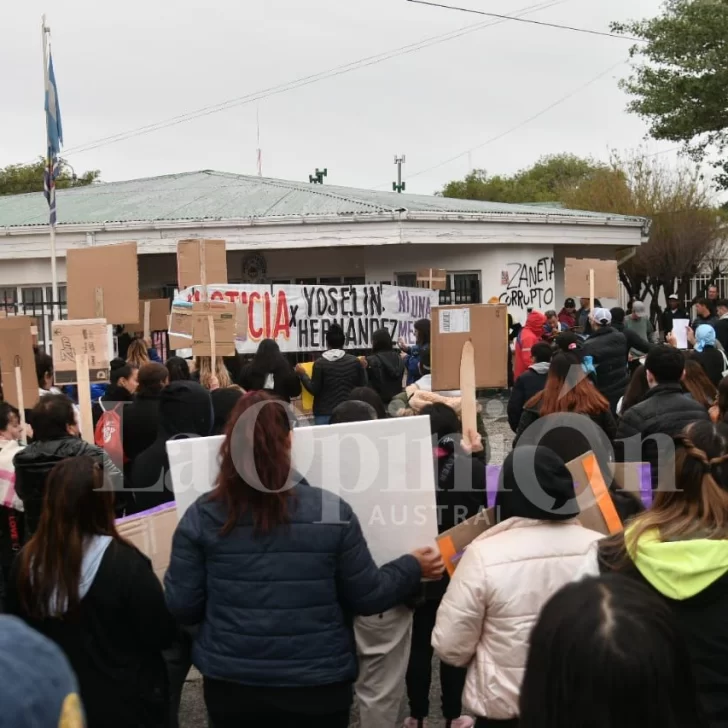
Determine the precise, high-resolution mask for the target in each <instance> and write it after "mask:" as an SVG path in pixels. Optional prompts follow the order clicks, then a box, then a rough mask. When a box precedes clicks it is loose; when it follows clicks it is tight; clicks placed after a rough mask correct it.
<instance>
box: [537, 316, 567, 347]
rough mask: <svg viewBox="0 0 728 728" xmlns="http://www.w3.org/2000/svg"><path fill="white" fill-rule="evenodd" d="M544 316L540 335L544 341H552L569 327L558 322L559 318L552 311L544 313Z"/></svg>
mask: <svg viewBox="0 0 728 728" xmlns="http://www.w3.org/2000/svg"><path fill="white" fill-rule="evenodd" d="M544 316H545V317H546V323H545V324H544V325H543V335H542V338H543V339H544V341H553V340H554V339H555V338H556V337H557V336H558V335H559V334H560V333H561V332H562V331H568V330H569V327H568V326H567V325H566V324H562V323H561V322H560V321H559V317H558V315H557V314H556V311H554V310H553V309H551V310H549V311H546V313H544Z"/></svg>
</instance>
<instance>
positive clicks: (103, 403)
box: [91, 359, 139, 444]
mask: <svg viewBox="0 0 728 728" xmlns="http://www.w3.org/2000/svg"><path fill="white" fill-rule="evenodd" d="M138 386H139V370H138V369H137V368H136V367H135V366H132V365H131V364H127V363H126V362H125V361H124V360H123V359H112V361H111V363H110V370H109V387H108V389H107V390H106V392H105V393H104V394H103V395H101V397H100V398H99V401H98V402H94V403H93V405H92V406H91V413H92V415H93V421H94V427H96V425H97V424H98V422H99V420H100V419H101V416H102V415H103V414H104V412H108V411H110V410H117V411H118V410H119V409H120V408H121V407H123V406H124V405H125V404H127V403H130V402H133V401H134V394H135V393H136V391H137V387H138ZM124 412H126V410H124ZM97 444H98V443H97Z"/></svg>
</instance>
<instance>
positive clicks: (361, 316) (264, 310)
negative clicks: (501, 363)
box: [170, 284, 439, 354]
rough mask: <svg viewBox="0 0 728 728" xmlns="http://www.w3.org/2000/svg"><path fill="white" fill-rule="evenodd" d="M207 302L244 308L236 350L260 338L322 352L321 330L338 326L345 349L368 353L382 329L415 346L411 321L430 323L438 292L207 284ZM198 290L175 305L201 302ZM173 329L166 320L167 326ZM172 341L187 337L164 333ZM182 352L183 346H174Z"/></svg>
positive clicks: (251, 348) (250, 347) (253, 346)
mask: <svg viewBox="0 0 728 728" xmlns="http://www.w3.org/2000/svg"><path fill="white" fill-rule="evenodd" d="M206 289H207V295H208V297H209V300H210V301H216V300H218V301H230V302H232V303H236V304H238V305H239V306H241V307H243V306H245V307H247V309H246V310H247V315H248V325H247V327H244V328H243V329H242V331H239V332H238V336H237V339H236V349H237V350H238V352H240V353H242V354H246V353H254V352H255V351H257V348H258V344H259V343H260V342H261V341H262V340H263V339H274V340H275V341H276V342H277V343H278V346H279V347H280V348H281V351H284V352H290V351H323V350H324V349H326V348H327V347H326V331H327V330H328V328H329V326H330V325H331V324H332V323H337V324H339V325H340V326H341V327H342V328H343V329H344V334H345V336H346V344H345V348H347V349H369V348H371V341H372V334H373V333H374V332H375V331H376V330H377V329H380V328H386V329H388V330H389V332H390V333H391V335H392V339H393V340H394V341H395V342H396V341H397V340H398V339H400V338H402V339H404V340H405V341H406V342H407V344H408V345H410V346H411V345H413V344H415V330H414V324H415V321H417V320H418V319H422V318H430V313H431V310H432V307H433V306H437V304H438V301H439V293H438V292H437V291H429V290H426V289H422V288H403V287H399V286H380V285H374V284H372V285H364V286H324V285H315V286H293V285H265V284H262V285H260V284H239V285H238V284H228V285H218V286H216V285H208V286H207V287H206ZM201 293H202V290H201V287H200V286H192V287H190V288H185V289H184V290H182V291H180V292H179V295H178V297H177V300H179V301H181V302H187V303H189V302H192V301H200V300H202V295H201ZM174 326H175V319H174V317H173V318H172V323H171V327H174ZM170 336H174V337H175V342H178V343H180V342H181V340H182V339H184V338H185V337H186V338H190V337H189V336H187V335H186V333H185V332H184V331H175V330H173V329H170ZM179 348H185V347H179Z"/></svg>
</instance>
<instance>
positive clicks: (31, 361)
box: [0, 316, 38, 409]
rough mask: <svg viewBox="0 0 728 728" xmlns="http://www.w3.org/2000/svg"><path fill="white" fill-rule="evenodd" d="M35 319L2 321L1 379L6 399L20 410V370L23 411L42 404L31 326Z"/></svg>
mask: <svg viewBox="0 0 728 728" xmlns="http://www.w3.org/2000/svg"><path fill="white" fill-rule="evenodd" d="M34 321H35V319H33V318H31V317H30V316H8V317H7V318H3V319H0V376H2V385H3V397H4V398H5V401H7V402H9V403H10V404H11V405H13V407H20V402H19V401H18V385H17V379H16V376H15V372H16V367H20V378H21V380H22V385H23V387H22V389H23V407H24V408H25V409H31V408H32V407H35V404H36V402H37V401H38V375H37V374H36V371H35V356H34V355H33V344H32V336H31V333H30V331H31V326H32V325H33V322H34Z"/></svg>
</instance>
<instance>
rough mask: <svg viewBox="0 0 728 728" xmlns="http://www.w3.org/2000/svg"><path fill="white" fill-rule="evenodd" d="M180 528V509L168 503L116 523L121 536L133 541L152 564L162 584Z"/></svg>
mask: <svg viewBox="0 0 728 728" xmlns="http://www.w3.org/2000/svg"><path fill="white" fill-rule="evenodd" d="M176 528H177V508H176V506H175V504H174V503H164V504H163V505H161V506H157V507H156V508H152V509H150V510H148V511H142V512H141V513H135V514H134V515H133V516H127V517H126V518H120V519H118V520H117V521H116V530H117V531H118V532H119V535H120V536H121V537H122V538H125V539H127V540H128V541H131V543H133V544H134V546H136V547H137V548H138V549H139V550H140V551H141V552H142V553H143V554H144V555H145V556H146V557H147V558H148V559H149V560H150V561H151V562H152V568H153V569H154V573H155V574H156V575H157V577H159V580H160V581H162V582H163V581H164V575H165V573H166V571H167V568H168V567H169V560H170V557H171V555H172V536H173V535H174V532H175V529H176Z"/></svg>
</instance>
